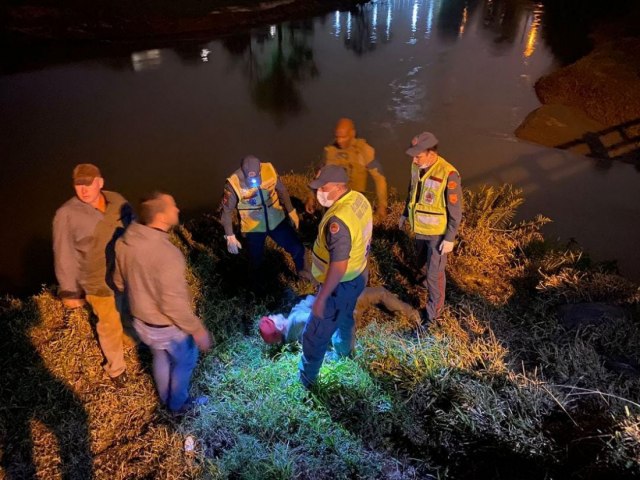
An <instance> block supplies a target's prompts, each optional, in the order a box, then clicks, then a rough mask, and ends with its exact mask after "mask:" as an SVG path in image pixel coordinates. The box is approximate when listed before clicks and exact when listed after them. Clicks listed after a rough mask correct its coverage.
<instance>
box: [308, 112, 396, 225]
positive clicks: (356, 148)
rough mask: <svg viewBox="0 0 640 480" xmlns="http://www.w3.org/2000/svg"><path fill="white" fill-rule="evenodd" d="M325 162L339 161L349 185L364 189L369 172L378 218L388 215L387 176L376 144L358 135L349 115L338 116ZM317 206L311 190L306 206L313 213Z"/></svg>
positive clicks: (353, 187) (333, 162)
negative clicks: (333, 136) (383, 171)
mask: <svg viewBox="0 0 640 480" xmlns="http://www.w3.org/2000/svg"><path fill="white" fill-rule="evenodd" d="M323 165H339V166H341V167H343V168H344V169H345V170H346V171H347V175H348V176H349V188H351V189H352V190H355V191H356V192H360V193H364V192H365V191H366V190H367V172H368V173H369V175H371V178H372V179H373V183H374V184H375V189H376V205H377V206H376V215H375V216H376V219H377V220H384V218H386V216H387V179H386V178H385V176H384V174H383V173H382V164H381V163H380V161H379V160H377V159H376V158H375V150H374V148H373V147H372V146H371V145H369V144H368V143H367V141H366V140H365V139H363V138H357V137H356V127H355V125H354V124H353V121H352V120H350V119H348V118H341V119H340V120H338V123H337V125H336V129H335V141H334V143H332V144H331V145H327V146H326V147H324V158H323ZM315 209H316V203H315V199H314V197H313V195H312V194H310V195H309V196H308V197H307V200H306V202H305V210H306V211H307V213H309V214H313V213H314V211H315Z"/></svg>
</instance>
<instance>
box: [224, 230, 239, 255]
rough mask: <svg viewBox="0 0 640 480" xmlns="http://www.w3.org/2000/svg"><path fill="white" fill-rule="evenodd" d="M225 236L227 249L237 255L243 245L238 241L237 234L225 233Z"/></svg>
mask: <svg viewBox="0 0 640 480" xmlns="http://www.w3.org/2000/svg"><path fill="white" fill-rule="evenodd" d="M225 238H226V239H227V250H229V253H233V254H234V255H237V254H238V250H240V249H241V248H242V245H240V242H239V241H238V239H237V238H236V236H235V235H225Z"/></svg>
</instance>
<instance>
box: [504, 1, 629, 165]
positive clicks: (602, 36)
mask: <svg viewBox="0 0 640 480" xmlns="http://www.w3.org/2000/svg"><path fill="white" fill-rule="evenodd" d="M637 21H640V5H638V6H636V7H635V9H633V10H632V11H631V12H629V15H627V16H626V17H625V18H623V19H619V20H615V21H608V22H605V23H604V24H602V25H599V26H598V27H595V28H594V29H593V30H592V32H591V34H590V39H591V40H592V42H593V48H592V50H591V51H590V52H588V53H587V54H586V55H584V56H583V57H581V58H579V59H578V60H577V61H575V62H574V63H571V64H569V65H566V66H563V67H560V68H558V69H556V70H555V71H553V72H551V73H549V74H547V75H544V76H542V77H540V78H539V79H538V80H537V81H536V83H535V85H534V89H535V92H536V95H537V97H538V99H539V100H540V102H541V103H542V105H541V106H540V107H538V108H537V109H535V110H533V111H532V112H530V113H529V114H528V115H527V117H526V118H525V119H524V120H523V122H522V123H521V124H520V125H519V126H518V127H517V129H516V130H515V135H516V136H517V137H518V138H520V139H522V140H527V141H530V142H534V143H538V144H541V145H544V146H546V147H552V148H561V149H567V150H570V151H572V152H573V153H577V154H581V155H586V156H591V157H595V158H599V159H616V160H621V161H623V162H626V163H632V164H636V165H640V95H638V91H640V31H639V30H638V28H637Z"/></svg>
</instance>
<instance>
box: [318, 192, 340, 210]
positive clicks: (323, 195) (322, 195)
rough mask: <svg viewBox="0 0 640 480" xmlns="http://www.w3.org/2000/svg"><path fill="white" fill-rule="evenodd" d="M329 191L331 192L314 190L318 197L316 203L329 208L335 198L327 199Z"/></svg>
mask: <svg viewBox="0 0 640 480" xmlns="http://www.w3.org/2000/svg"><path fill="white" fill-rule="evenodd" d="M329 193H331V192H321V191H320V190H317V191H316V198H317V199H318V203H319V204H320V205H322V206H323V207H325V208H329V207H330V206H331V205H333V204H334V202H335V200H329V198H328V197H329Z"/></svg>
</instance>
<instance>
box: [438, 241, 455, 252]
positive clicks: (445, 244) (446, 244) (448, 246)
mask: <svg viewBox="0 0 640 480" xmlns="http://www.w3.org/2000/svg"><path fill="white" fill-rule="evenodd" d="M438 250H439V251H440V255H444V254H445V253H451V251H452V250H453V242H450V241H448V240H442V242H440V246H439V247H438Z"/></svg>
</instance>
